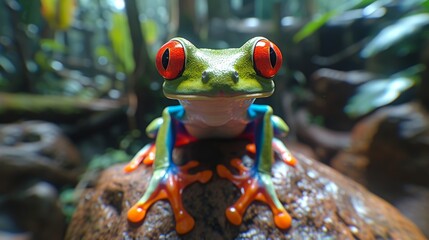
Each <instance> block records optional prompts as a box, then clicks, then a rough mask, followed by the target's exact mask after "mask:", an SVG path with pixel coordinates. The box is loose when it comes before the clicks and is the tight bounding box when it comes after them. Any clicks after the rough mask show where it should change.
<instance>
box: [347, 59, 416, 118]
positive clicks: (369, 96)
mask: <svg viewBox="0 0 429 240" xmlns="http://www.w3.org/2000/svg"><path fill="white" fill-rule="evenodd" d="M423 70H424V66H422V65H416V66H413V67H411V68H409V69H406V70H404V71H401V72H399V73H396V74H394V75H392V76H390V77H389V78H386V79H378V80H372V81H370V82H367V83H365V84H363V85H361V86H360V87H359V88H358V89H357V93H356V94H355V95H354V96H353V97H352V98H351V99H350V100H349V102H348V104H347V105H346V107H345V109H344V111H345V112H346V113H347V114H348V115H349V116H350V117H352V118H355V117H361V116H363V115H366V114H368V113H370V112H372V111H374V110H375V109H377V108H379V107H382V106H386V105H389V104H392V103H394V102H395V101H397V100H398V99H401V97H403V96H404V95H406V94H407V92H408V91H409V90H412V89H414V88H415V87H416V85H417V84H418V82H419V78H418V73H420V72H421V71H423ZM404 98H406V97H404ZM405 100H407V99H403V101H405ZM408 100H409V99H408Z"/></svg>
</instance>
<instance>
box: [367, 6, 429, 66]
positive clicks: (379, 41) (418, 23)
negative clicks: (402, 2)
mask: <svg viewBox="0 0 429 240" xmlns="http://www.w3.org/2000/svg"><path fill="white" fill-rule="evenodd" d="M428 24H429V14H428V13H420V14H415V15H411V16H407V17H404V18H401V19H400V20H398V21H397V22H395V23H394V24H392V25H390V26H388V27H386V28H384V29H383V30H382V31H381V32H380V33H379V34H377V36H375V37H374V39H372V40H371V42H369V43H368V44H367V45H366V46H365V48H364V49H362V51H361V56H362V57H363V58H370V57H373V56H374V55H376V54H378V53H380V52H382V51H385V50H387V49H389V48H391V47H392V46H394V45H395V44H397V43H399V42H401V41H403V40H405V38H407V37H409V36H411V35H413V34H421V31H422V29H423V28H424V27H426V26H427V25H428Z"/></svg>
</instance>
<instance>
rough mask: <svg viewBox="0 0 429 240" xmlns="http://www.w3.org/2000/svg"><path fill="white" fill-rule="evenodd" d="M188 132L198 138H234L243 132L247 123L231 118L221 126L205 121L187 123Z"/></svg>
mask: <svg viewBox="0 0 429 240" xmlns="http://www.w3.org/2000/svg"><path fill="white" fill-rule="evenodd" d="M185 127H186V130H187V131H188V133H189V134H190V135H192V136H194V137H196V138H199V139H204V138H234V137H237V136H238V135H240V134H241V133H243V131H244V129H245V128H246V123H245V122H243V121H236V120H231V121H229V122H227V123H226V124H224V125H221V126H208V125H205V124H203V123H193V124H185Z"/></svg>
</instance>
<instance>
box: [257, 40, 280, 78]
mask: <svg viewBox="0 0 429 240" xmlns="http://www.w3.org/2000/svg"><path fill="white" fill-rule="evenodd" d="M281 65H282V53H281V52H280V49H279V48H278V47H277V46H276V45H275V44H274V43H272V42H270V41H268V40H267V39H262V40H259V41H258V42H257V43H256V45H255V48H254V49H253V68H255V71H256V73H257V74H258V75H260V76H262V77H265V78H272V77H274V75H276V73H277V72H278V71H279V69H280V67H281Z"/></svg>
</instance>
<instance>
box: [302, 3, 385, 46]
mask: <svg viewBox="0 0 429 240" xmlns="http://www.w3.org/2000/svg"><path fill="white" fill-rule="evenodd" d="M376 1H377V0H359V1H357V2H355V1H347V2H346V3H345V4H343V5H340V6H338V8H336V9H335V10H331V11H329V12H327V13H324V14H322V15H321V16H319V17H318V18H316V19H315V20H313V21H311V22H309V23H307V24H306V25H305V26H304V27H303V28H302V29H301V30H300V31H299V32H298V33H296V34H295V36H293V40H294V42H296V43H298V42H300V41H302V40H303V39H304V38H307V37H308V36H310V35H312V34H313V33H314V32H316V31H317V30H318V29H319V28H321V27H322V26H323V25H325V24H326V23H327V22H328V21H329V20H331V19H332V18H333V17H335V16H337V15H338V14H340V13H343V12H345V11H347V10H351V9H356V8H363V7H366V6H368V5H370V4H372V3H374V2H376Z"/></svg>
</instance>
